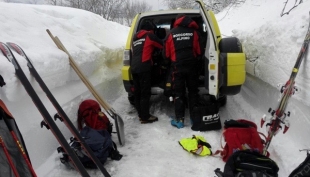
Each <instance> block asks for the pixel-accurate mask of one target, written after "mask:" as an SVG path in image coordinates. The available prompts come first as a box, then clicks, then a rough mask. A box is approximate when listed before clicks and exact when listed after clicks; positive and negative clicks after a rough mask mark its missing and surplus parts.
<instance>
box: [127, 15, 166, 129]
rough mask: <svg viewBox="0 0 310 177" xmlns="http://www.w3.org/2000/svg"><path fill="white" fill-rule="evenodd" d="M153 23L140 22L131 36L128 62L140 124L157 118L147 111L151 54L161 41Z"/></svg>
mask: <svg viewBox="0 0 310 177" xmlns="http://www.w3.org/2000/svg"><path fill="white" fill-rule="evenodd" d="M154 29H155V25H154V24H152V23H151V22H149V21H146V22H144V23H143V24H142V26H141V30H139V31H138V32H137V33H136V34H135V35H134V37H133V42H132V61H131V63H130V68H131V73H132V77H133V82H134V97H135V108H136V109H137V111H138V115H139V119H140V122H141V123H142V124H145V123H152V122H155V121H157V120H158V118H157V117H155V116H153V115H151V114H150V113H149V107H150V104H149V101H150V97H151V76H152V73H151V69H152V65H153V61H152V54H153V52H154V49H155V48H159V49H162V48H163V44H162V41H161V40H160V39H159V38H158V37H157V36H156V35H155V34H154V31H153V30H154Z"/></svg>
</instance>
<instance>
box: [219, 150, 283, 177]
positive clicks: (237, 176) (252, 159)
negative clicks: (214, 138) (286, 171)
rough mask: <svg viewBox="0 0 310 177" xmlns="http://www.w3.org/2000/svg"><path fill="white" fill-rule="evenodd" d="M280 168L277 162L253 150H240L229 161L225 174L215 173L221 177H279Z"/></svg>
mask: <svg viewBox="0 0 310 177" xmlns="http://www.w3.org/2000/svg"><path fill="white" fill-rule="evenodd" d="M278 171H279V167H278V165H277V164H276V162H275V161H273V160H272V159H270V158H269V157H267V156H264V155H262V154H260V153H259V152H257V151H252V150H240V151H237V152H235V153H233V154H232V155H231V156H230V157H229V159H228V160H227V162H226V164H225V167H224V172H220V170H219V169H216V170H215V173H216V174H217V175H218V176H221V177H278Z"/></svg>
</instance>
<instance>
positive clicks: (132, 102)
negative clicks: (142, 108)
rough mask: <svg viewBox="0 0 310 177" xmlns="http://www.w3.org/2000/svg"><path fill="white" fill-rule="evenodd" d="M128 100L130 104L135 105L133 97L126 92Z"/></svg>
mask: <svg viewBox="0 0 310 177" xmlns="http://www.w3.org/2000/svg"><path fill="white" fill-rule="evenodd" d="M128 101H129V103H130V104H131V105H133V106H134V105H135V97H134V95H133V94H132V93H128Z"/></svg>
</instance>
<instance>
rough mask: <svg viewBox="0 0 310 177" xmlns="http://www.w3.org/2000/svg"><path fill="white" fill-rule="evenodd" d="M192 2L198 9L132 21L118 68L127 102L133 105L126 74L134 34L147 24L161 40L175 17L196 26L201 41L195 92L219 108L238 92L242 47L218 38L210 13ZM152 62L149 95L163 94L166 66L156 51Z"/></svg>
mask: <svg viewBox="0 0 310 177" xmlns="http://www.w3.org/2000/svg"><path fill="white" fill-rule="evenodd" d="M196 2H197V3H198V5H199V9H178V10H163V11H152V12H145V13H139V14H137V15H136V16H135V18H134V19H133V22H132V25H131V28H130V31H129V35H128V38H127V43H126V46H125V50H124V58H123V67H122V79H123V83H124V87H125V90H126V92H127V93H128V100H129V101H130V103H132V104H133V102H134V97H133V91H134V86H133V80H132V76H131V72H130V60H131V57H132V55H131V53H132V52H131V50H132V46H131V45H132V40H133V36H134V34H135V33H136V32H137V31H139V30H140V28H141V24H143V23H144V22H145V21H149V22H152V23H153V24H154V25H155V26H156V29H155V31H154V32H155V34H156V35H157V36H158V37H159V38H160V39H162V40H163V39H164V38H165V36H166V35H167V33H169V30H170V29H171V28H172V25H173V23H174V20H175V17H176V16H177V15H178V14H186V15H188V16H190V17H191V18H192V19H193V20H194V21H195V22H196V23H197V24H198V26H199V31H200V34H201V36H202V38H203V39H204V42H203V45H204V49H205V50H204V56H205V57H203V60H202V64H201V65H202V68H201V71H199V72H200V76H199V84H200V85H199V90H200V91H199V93H200V94H202V95H208V96H212V97H214V98H215V99H216V100H218V101H219V102H220V104H221V105H222V106H223V105H225V104H226V99H227V98H226V96H227V95H235V94H238V93H239V92H240V89H241V86H242V84H243V83H244V81H245V75H246V72H245V59H246V57H245V54H244V53H243V50H242V45H241V43H240V41H239V40H238V39H237V38H235V37H228V38H222V36H221V33H220V29H219V26H218V23H217V21H216V19H215V16H214V13H213V12H212V11H211V10H207V9H206V8H205V5H204V3H203V2H202V1H201V0H198V1H196ZM153 60H154V65H153V68H152V89H151V92H152V94H153V95H157V94H163V93H166V90H167V89H170V88H169V86H170V85H169V81H167V77H168V75H169V67H170V66H169V63H167V62H162V61H163V58H162V55H161V52H160V51H155V52H154V56H153ZM167 82H168V83H167ZM166 96H169V95H166Z"/></svg>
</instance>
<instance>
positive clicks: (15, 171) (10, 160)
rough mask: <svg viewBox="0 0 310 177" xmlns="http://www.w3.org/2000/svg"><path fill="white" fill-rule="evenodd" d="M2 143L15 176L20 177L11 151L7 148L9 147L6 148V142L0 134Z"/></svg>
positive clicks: (0, 143)
mask: <svg viewBox="0 0 310 177" xmlns="http://www.w3.org/2000/svg"><path fill="white" fill-rule="evenodd" d="M0 145H1V147H2V148H3V151H4V154H5V156H6V158H7V159H8V162H9V165H10V167H11V168H12V171H13V173H14V175H15V177H19V174H18V172H17V169H16V167H15V166H14V164H13V161H12V158H11V157H10V154H9V151H8V150H7V148H6V146H5V144H4V141H3V139H2V137H1V136H0Z"/></svg>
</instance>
